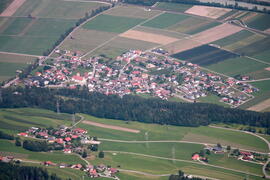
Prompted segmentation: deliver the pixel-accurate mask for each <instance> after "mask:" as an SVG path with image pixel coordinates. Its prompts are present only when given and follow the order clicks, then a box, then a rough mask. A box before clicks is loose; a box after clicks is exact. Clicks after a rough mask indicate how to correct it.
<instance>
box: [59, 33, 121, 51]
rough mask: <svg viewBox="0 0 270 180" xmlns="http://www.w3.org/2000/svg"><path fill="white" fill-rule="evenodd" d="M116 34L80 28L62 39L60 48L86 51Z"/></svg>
mask: <svg viewBox="0 0 270 180" xmlns="http://www.w3.org/2000/svg"><path fill="white" fill-rule="evenodd" d="M116 35H117V34H115V33H110V32H103V31H96V30H87V29H83V28H80V29H78V30H76V31H75V32H74V33H72V38H68V39H66V40H65V41H64V43H63V44H62V45H61V47H60V49H63V50H64V49H66V50H71V51H80V52H82V53H87V52H89V51H91V50H93V49H95V48H96V47H97V46H99V45H100V44H102V43H104V42H106V41H108V40H110V39H111V38H113V37H114V36H116Z"/></svg>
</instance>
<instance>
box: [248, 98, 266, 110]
mask: <svg viewBox="0 0 270 180" xmlns="http://www.w3.org/2000/svg"><path fill="white" fill-rule="evenodd" d="M269 107H270V99H266V100H264V101H262V102H260V103H259V104H256V105H254V106H252V107H250V108H248V110H250V111H258V112H260V111H263V110H264V109H267V108H269Z"/></svg>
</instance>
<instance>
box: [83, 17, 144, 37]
mask: <svg viewBox="0 0 270 180" xmlns="http://www.w3.org/2000/svg"><path fill="white" fill-rule="evenodd" d="M143 21H144V19H139V18H129V17H122V16H110V15H105V14H101V15H99V16H97V17H96V18H94V19H93V20H91V21H89V22H88V23H86V24H85V25H84V26H83V28H85V29H90V30H98V31H105V32H113V33H123V32H125V31H127V30H129V29H130V28H132V27H134V26H136V25H138V24H139V23H141V22H143Z"/></svg>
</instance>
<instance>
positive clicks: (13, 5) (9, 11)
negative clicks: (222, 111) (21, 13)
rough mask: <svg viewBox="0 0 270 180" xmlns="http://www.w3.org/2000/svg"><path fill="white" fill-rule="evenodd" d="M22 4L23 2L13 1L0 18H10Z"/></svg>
mask: <svg viewBox="0 0 270 180" xmlns="http://www.w3.org/2000/svg"><path fill="white" fill-rule="evenodd" d="M24 2H25V0H14V1H13V2H12V3H11V4H10V5H9V6H8V7H7V8H6V9H5V11H3V12H2V13H1V14H0V16H12V15H13V14H14V13H15V12H16V11H17V9H18V8H19V7H21V5H22V4H23V3H24Z"/></svg>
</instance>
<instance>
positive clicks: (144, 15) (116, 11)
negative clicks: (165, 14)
mask: <svg viewBox="0 0 270 180" xmlns="http://www.w3.org/2000/svg"><path fill="white" fill-rule="evenodd" d="M104 14H107V15H112V16H124V17H131V18H140V19H148V18H151V17H153V16H156V15H158V14H160V11H155V10H151V11H148V10H147V9H146V8H144V7H138V6H129V5H126V6H119V7H116V8H113V9H110V10H109V11H107V12H105V13H104Z"/></svg>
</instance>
